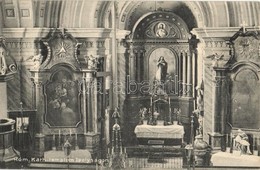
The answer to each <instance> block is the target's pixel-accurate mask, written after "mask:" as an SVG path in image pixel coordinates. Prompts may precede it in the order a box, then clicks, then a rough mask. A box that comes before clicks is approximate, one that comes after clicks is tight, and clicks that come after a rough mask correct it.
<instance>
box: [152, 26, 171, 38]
mask: <svg viewBox="0 0 260 170" xmlns="http://www.w3.org/2000/svg"><path fill="white" fill-rule="evenodd" d="M154 30H155V35H156V36H157V37H159V38H164V37H167V35H168V34H169V32H168V31H169V28H168V26H167V25H166V24H165V23H164V22H159V23H158V24H157V25H155V29H154Z"/></svg>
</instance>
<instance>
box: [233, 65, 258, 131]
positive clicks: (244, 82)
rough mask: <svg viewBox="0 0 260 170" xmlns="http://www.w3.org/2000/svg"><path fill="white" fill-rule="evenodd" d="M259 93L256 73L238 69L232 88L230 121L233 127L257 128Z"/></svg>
mask: <svg viewBox="0 0 260 170" xmlns="http://www.w3.org/2000/svg"><path fill="white" fill-rule="evenodd" d="M259 94H260V91H259V80H258V78H257V76H256V74H255V73H254V72H253V71H251V70H249V69H246V70H243V71H240V72H239V73H238V74H237V75H236V78H235V81H234V82H233V89H232V121H233V125H234V126H235V127H238V128H250V129H258V128H259V125H260V116H259V112H260V110H259V105H258V103H259V102H260V98H259Z"/></svg>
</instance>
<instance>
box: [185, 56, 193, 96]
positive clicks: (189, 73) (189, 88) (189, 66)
mask: <svg viewBox="0 0 260 170" xmlns="http://www.w3.org/2000/svg"><path fill="white" fill-rule="evenodd" d="M186 88H187V96H188V97H192V54H189V53H188V54H187V87H186Z"/></svg>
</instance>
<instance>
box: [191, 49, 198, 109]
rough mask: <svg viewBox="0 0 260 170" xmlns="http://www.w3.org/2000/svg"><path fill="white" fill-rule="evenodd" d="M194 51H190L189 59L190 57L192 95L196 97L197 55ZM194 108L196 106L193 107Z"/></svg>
mask: <svg viewBox="0 0 260 170" xmlns="http://www.w3.org/2000/svg"><path fill="white" fill-rule="evenodd" d="M196 55H197V54H196V53H191V57H192V58H191V59H192V73H193V74H192V97H194V98H195V97H196V91H195V89H196V85H197V83H196V79H197V70H196V67H197V57H196ZM194 108H196V107H194Z"/></svg>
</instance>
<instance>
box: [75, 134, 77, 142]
mask: <svg viewBox="0 0 260 170" xmlns="http://www.w3.org/2000/svg"><path fill="white" fill-rule="evenodd" d="M75 140H76V141H77V140H78V135H77V133H76V134H75Z"/></svg>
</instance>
